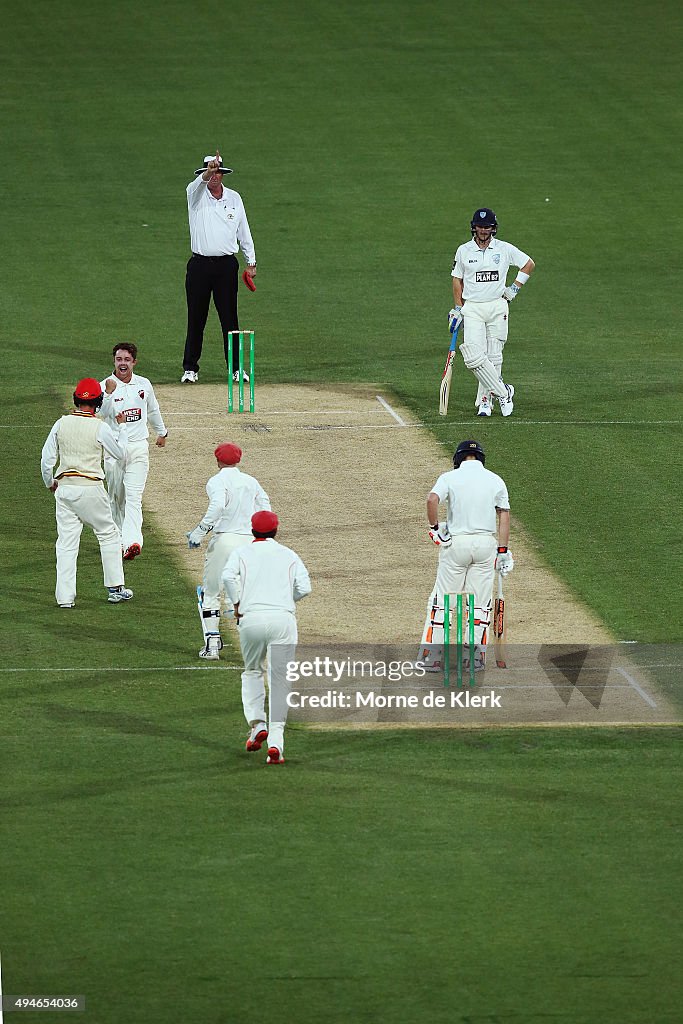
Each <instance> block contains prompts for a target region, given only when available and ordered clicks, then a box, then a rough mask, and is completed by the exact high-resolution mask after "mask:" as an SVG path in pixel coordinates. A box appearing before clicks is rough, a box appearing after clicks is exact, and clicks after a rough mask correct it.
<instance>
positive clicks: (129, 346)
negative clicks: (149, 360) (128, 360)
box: [111, 341, 138, 359]
mask: <svg viewBox="0 0 683 1024" xmlns="http://www.w3.org/2000/svg"><path fill="white" fill-rule="evenodd" d="M121 351H123V352H130V354H131V355H132V357H133V359H137V357H138V347H137V345H134V344H133V342H132V341H120V342H119V343H118V345H114V347H113V349H112V350H111V354H112V356H114V357H116V353H117V352H121Z"/></svg>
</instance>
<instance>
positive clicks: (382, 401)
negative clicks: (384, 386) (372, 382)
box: [375, 395, 408, 427]
mask: <svg viewBox="0 0 683 1024" xmlns="http://www.w3.org/2000/svg"><path fill="white" fill-rule="evenodd" d="M375 398H376V399H377V401H378V402H379V404H380V405H381V406H382V407H383V408H384V409H386V411H387V412H388V413H389V415H390V416H393V417H394V419H395V420H396V422H397V423H398V424H400V426H402V427H406V426H407V425H408V424H407V423H406V421H405V420H403V419H401V417H400V416H399V414H398V413H397V412H396V410H395V409H392V408H391V406H390V405H389V403H388V402H387V401H386V400H385V399H384V398H382V396H381V395H375Z"/></svg>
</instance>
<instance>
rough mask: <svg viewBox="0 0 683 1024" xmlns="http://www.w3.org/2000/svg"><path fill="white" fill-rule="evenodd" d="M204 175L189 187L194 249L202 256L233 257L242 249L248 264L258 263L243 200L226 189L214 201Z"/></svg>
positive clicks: (191, 231)
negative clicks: (203, 177) (203, 178)
mask: <svg viewBox="0 0 683 1024" xmlns="http://www.w3.org/2000/svg"><path fill="white" fill-rule="evenodd" d="M207 185H208V182H206V181H203V180H202V176H201V174H199V175H197V177H196V178H195V179H194V181H191V182H190V184H189V185H188V186H187V210H188V215H189V218H190V248H191V249H192V252H194V253H198V255H200V256H230V255H233V254H235V253H237V251H238V249H239V248H240V247H241V248H242V252H243V253H244V256H245V259H246V261H247V263H252V264H254V263H256V253H255V251H254V242H253V239H252V237H251V231H250V230H249V222H248V221H247V214H246V211H245V209H244V203H243V202H242V197H241V196H240V195H239V193H238V192H234V191H233V189H231V188H226V187H225V185H223V194H222V196H221V198H220V199H214V197H213V196H212V195H211V193H210V192H209V189H208V187H207Z"/></svg>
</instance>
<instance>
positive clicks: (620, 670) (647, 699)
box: [617, 665, 657, 708]
mask: <svg viewBox="0 0 683 1024" xmlns="http://www.w3.org/2000/svg"><path fill="white" fill-rule="evenodd" d="M617 672H618V673H619V675H621V676H623V677H624V679H625V680H626V682H627V683H628V684H629V686H632V687H633V689H634V690H635V691H636V693H638V694H640V696H641V697H642V698H643V700H644V701H645V703H646V704H649V705H650V707H651V708H656V707H657V705H656V703H655V702H654V701H653V699H652V697H650V695H649V694H647V693H645V690H644V689H643V688H642V686H640V685H639V684H638V683H637V682H636V681H635V679H634V678H633V677H632V676H630V675H629V674H628V672H627V671H626V669H623V668H621V666H620V665H617Z"/></svg>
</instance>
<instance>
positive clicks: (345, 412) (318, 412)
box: [164, 409, 361, 419]
mask: <svg viewBox="0 0 683 1024" xmlns="http://www.w3.org/2000/svg"><path fill="white" fill-rule="evenodd" d="M164 411H165V412H166V417H167V418H170V417H171V416H192V417H193V419H199V418H200V417H206V418H215V417H216V415H217V412H175V411H174V410H173V409H171V410H164ZM221 411H222V412H225V409H223V410H221ZM360 411H361V410H359V409H268V410H264V409H261V410H259V414H260V415H261V416H354V415H359V413H360ZM249 415H251V413H250V414H249ZM254 415H256V414H254Z"/></svg>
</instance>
